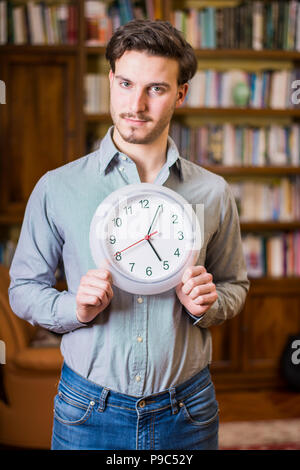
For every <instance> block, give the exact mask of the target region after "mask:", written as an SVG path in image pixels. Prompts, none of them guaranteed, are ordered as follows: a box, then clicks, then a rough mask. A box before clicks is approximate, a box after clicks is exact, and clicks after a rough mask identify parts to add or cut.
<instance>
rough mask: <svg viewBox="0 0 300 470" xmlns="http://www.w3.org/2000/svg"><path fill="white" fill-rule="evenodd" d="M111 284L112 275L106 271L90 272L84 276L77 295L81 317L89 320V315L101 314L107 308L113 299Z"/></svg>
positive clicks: (95, 270) (96, 270)
mask: <svg viewBox="0 0 300 470" xmlns="http://www.w3.org/2000/svg"><path fill="white" fill-rule="evenodd" d="M111 283H112V276H111V273H110V272H109V271H108V270H105V269H94V270H90V271H88V272H87V273H86V275H85V276H82V278H81V280H80V284H79V287H78V291H77V295H76V303H77V307H78V311H79V314H81V316H85V317H86V316H87V317H88V318H89V315H91V316H93V315H94V313H95V311H98V312H99V311H102V310H103V309H104V308H106V307H107V305H108V304H109V303H110V301H111V299H112V297H113V290H112V286H111ZM93 307H94V308H93ZM91 308H92V311H91Z"/></svg>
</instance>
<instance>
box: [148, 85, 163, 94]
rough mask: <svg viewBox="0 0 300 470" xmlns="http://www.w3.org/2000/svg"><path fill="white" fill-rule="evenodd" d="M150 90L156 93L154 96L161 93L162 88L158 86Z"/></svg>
mask: <svg viewBox="0 0 300 470" xmlns="http://www.w3.org/2000/svg"><path fill="white" fill-rule="evenodd" d="M151 90H152V91H153V92H154V93H156V94H159V93H162V92H163V91H164V90H163V88H162V87H160V86H158V85H154V86H153V87H152V88H151Z"/></svg>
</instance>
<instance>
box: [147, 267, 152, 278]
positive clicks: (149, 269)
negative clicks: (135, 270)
mask: <svg viewBox="0 0 300 470" xmlns="http://www.w3.org/2000/svg"><path fill="white" fill-rule="evenodd" d="M146 274H147V276H152V268H151V266H148V267H147V268H146Z"/></svg>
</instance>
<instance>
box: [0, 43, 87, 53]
mask: <svg viewBox="0 0 300 470" xmlns="http://www.w3.org/2000/svg"><path fill="white" fill-rule="evenodd" d="M15 52H16V53H18V54H34V53H41V52H42V53H44V54H48V53H49V52H51V53H54V54H57V53H61V54H62V53H68V54H75V53H77V52H78V46H77V45H73V44H53V45H44V46H43V45H32V44H22V45H17V44H6V45H3V46H0V54H1V53H7V54H13V53H15Z"/></svg>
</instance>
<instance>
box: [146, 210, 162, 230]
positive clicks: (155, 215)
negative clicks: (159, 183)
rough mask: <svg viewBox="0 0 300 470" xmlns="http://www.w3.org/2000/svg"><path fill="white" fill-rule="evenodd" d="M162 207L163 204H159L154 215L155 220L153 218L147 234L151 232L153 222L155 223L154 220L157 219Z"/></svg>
mask: <svg viewBox="0 0 300 470" xmlns="http://www.w3.org/2000/svg"><path fill="white" fill-rule="evenodd" d="M160 208H161V205H160V204H159V206H158V207H157V209H156V212H155V214H154V217H153V220H152V222H151V225H150V227H149V230H148V233H147V235H149V233H150V232H151V229H152V227H153V224H154V222H155V219H156V217H157V214H158V211H159V209H160Z"/></svg>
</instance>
